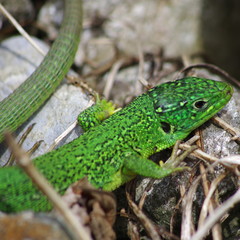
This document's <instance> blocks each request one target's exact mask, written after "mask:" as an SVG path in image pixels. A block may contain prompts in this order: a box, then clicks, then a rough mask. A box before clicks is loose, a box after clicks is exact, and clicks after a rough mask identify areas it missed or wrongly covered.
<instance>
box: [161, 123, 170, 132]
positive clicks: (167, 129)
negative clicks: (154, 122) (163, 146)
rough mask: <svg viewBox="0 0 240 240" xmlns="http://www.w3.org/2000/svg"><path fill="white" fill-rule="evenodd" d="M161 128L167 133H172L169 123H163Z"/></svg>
mask: <svg viewBox="0 0 240 240" xmlns="http://www.w3.org/2000/svg"><path fill="white" fill-rule="evenodd" d="M161 126H162V130H163V131H164V132H165V133H170V131H171V126H170V124H169V123H166V122H161Z"/></svg>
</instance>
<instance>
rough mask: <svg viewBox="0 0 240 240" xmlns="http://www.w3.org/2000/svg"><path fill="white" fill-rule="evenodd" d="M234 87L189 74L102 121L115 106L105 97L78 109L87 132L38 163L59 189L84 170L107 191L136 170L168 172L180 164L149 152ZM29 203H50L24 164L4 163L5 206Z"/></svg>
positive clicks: (0, 190) (179, 134)
mask: <svg viewBox="0 0 240 240" xmlns="http://www.w3.org/2000/svg"><path fill="white" fill-rule="evenodd" d="M232 92H233V90H232V88H231V87H230V86H229V85H228V84H226V83H223V82H216V81H213V80H207V79H202V78H193V77H189V78H184V79H181V80H178V81H175V82H169V83H165V84H162V85H159V86H157V87H155V88H152V89H150V90H149V91H148V92H147V93H145V94H143V95H141V96H139V97H137V98H136V99H135V100H134V101H133V102H131V103H130V104H129V105H128V106H127V107H125V108H124V109H122V110H120V111H118V112H116V113H115V114H113V115H112V116H110V117H109V118H107V119H106V120H105V121H103V122H102V123H101V120H102V119H103V118H104V117H103V116H104V115H105V117H107V116H108V115H111V113H112V111H113V108H112V106H111V104H109V103H107V102H106V101H100V102H98V104H97V105H95V106H93V107H91V108H89V109H87V110H85V111H84V112H83V113H81V114H80V115H79V123H80V125H82V126H83V128H84V129H86V130H87V132H85V133H84V134H83V135H81V136H80V137H79V138H77V139H75V140H73V141H72V142H71V143H69V144H67V145H65V146H63V147H60V148H59V149H57V150H54V151H52V152H50V153H47V154H45V155H43V156H41V157H38V158H36V159H34V164H35V165H36V166H37V168H38V169H39V170H40V171H41V172H42V173H43V174H44V176H45V177H46V178H47V179H48V180H49V182H50V183H51V184H52V185H53V186H54V187H55V189H56V190H57V191H58V192H59V193H60V194H63V193H64V191H65V190H66V189H67V187H68V186H69V185H70V184H71V183H73V182H76V181H78V180H79V179H80V178H82V177H84V176H87V177H88V180H89V181H90V182H91V183H92V184H93V185H94V186H95V187H97V188H102V189H105V190H108V191H111V190H114V189H116V188H117V187H118V186H120V185H122V184H124V183H125V182H127V181H129V180H130V179H132V178H133V177H134V176H135V175H136V174H139V175H142V176H146V177H152V178H162V177H165V176H167V175H169V174H171V173H173V172H175V171H178V170H181V168H175V167H173V166H169V165H166V164H165V165H163V166H162V167H160V166H159V165H157V164H155V163H154V162H152V161H150V160H148V159H147V158H148V157H149V156H150V155H152V154H153V153H155V152H158V151H160V150H162V149H165V148H168V147H170V146H172V145H173V144H174V143H175V142H176V141H177V140H179V139H183V138H185V137H186V136H187V135H188V134H189V133H190V132H191V131H192V130H193V129H195V128H197V127H198V126H200V125H201V124H203V123H204V122H205V121H207V120H208V119H209V118H211V117H212V116H213V115H214V114H216V113H217V112H218V111H219V110H220V109H221V108H222V107H223V106H224V105H225V104H226V103H227V102H228V101H229V99H230V98H231V96H232ZM102 113H104V114H102ZM99 120H100V121H99ZM26 209H33V210H35V211H47V210H50V209H51V205H50V204H49V203H48V202H47V200H46V199H45V197H43V196H42V194H41V193H40V192H39V191H38V190H37V189H36V188H35V186H34V185H33V183H32V182H31V181H30V180H29V179H28V177H27V176H26V175H25V174H24V173H23V172H22V170H21V169H19V168H18V167H16V166H15V167H8V168H4V169H0V210H2V211H6V212H17V211H21V210H26Z"/></svg>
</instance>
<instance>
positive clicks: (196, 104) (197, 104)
mask: <svg viewBox="0 0 240 240" xmlns="http://www.w3.org/2000/svg"><path fill="white" fill-rule="evenodd" d="M206 103H207V102H206V101H204V100H199V101H196V102H194V103H193V106H194V107H195V108H196V109H203V108H204V107H205V106H206Z"/></svg>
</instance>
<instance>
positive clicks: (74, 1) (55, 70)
mask: <svg viewBox="0 0 240 240" xmlns="http://www.w3.org/2000/svg"><path fill="white" fill-rule="evenodd" d="M81 29H82V2H81V0H65V13H64V19H63V22H62V25H61V29H60V31H59V35H58V38H57V39H56V40H55V42H54V43H53V45H52V47H51V49H50V50H49V52H48V54H47V55H46V57H45V58H44V60H43V61H42V63H41V65H40V66H39V67H38V68H37V70H36V71H35V72H34V73H33V74H32V75H31V76H30V77H29V78H28V79H27V80H26V81H25V82H24V83H23V84H22V85H21V86H20V87H19V88H18V89H16V90H15V91H14V92H13V94H11V95H9V96H8V97H7V98H5V99H4V100H3V101H2V102H0V143H1V142H2V141H3V134H4V131H6V130H8V131H11V132H13V131H15V130H16V129H17V128H18V127H19V126H21V125H22V124H23V123H24V122H25V121H26V120H27V119H28V118H29V117H30V116H32V114H33V113H34V112H35V111H36V110H38V109H39V107H40V106H41V105H42V104H43V103H44V102H45V101H46V100H47V99H48V98H49V97H50V95H51V94H52V93H53V92H54V91H55V89H56V88H57V86H58V85H59V84H60V82H61V81H62V80H63V78H64V76H65V75H66V73H67V72H68V70H69V69H70V67H71V65H72V63H73V61H74V56H75V53H76V51H77V48H78V44H79V40H80V33H81Z"/></svg>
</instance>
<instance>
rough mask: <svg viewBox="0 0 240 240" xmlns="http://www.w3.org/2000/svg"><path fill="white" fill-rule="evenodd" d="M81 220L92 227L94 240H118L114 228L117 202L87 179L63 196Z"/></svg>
mask: <svg viewBox="0 0 240 240" xmlns="http://www.w3.org/2000/svg"><path fill="white" fill-rule="evenodd" d="M63 198H64V200H65V201H66V202H67V203H68V205H69V206H70V208H71V209H72V210H73V211H74V213H75V214H76V215H77V216H78V218H79V220H80V221H81V222H82V223H83V224H85V225H88V226H89V227H90V231H91V233H92V235H93V236H94V239H96V240H100V239H106V240H108V239H109V240H110V239H111V240H112V239H116V235H115V232H114V231H113V229H112V226H113V224H114V222H115V219H116V201H115V198H114V195H113V194H112V193H109V192H105V191H102V190H97V189H95V188H94V187H92V186H91V185H90V183H89V182H88V181H87V178H83V179H81V180H80V181H78V182H77V183H75V184H73V185H72V186H71V187H70V188H69V189H68V190H67V191H66V193H65V195H64V196H63Z"/></svg>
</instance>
